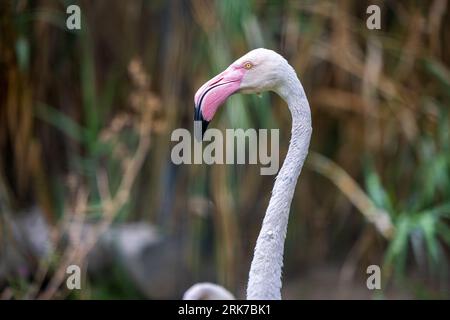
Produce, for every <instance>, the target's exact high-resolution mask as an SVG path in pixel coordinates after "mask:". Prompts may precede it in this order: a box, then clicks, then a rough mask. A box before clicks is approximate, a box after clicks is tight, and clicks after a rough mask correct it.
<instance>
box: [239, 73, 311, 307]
mask: <svg viewBox="0 0 450 320" xmlns="http://www.w3.org/2000/svg"><path fill="white" fill-rule="evenodd" d="M289 74H290V76H289V77H288V78H287V80H286V81H285V84H284V85H283V86H281V87H280V88H279V89H278V90H276V92H277V93H278V94H279V95H280V96H281V97H282V98H283V99H284V100H285V101H286V103H287V104H288V107H289V110H290V112H291V116H292V131H291V141H290V143H289V149H288V152H287V155H286V159H285V160H284V163H283V166H282V167H281V169H280V171H279V173H278V175H277V177H276V181H275V184H274V186H273V189H272V196H271V198H270V201H269V206H268V208H267V211H266V215H265V217H264V220H263V223H262V227H261V231H260V233H259V236H258V240H257V242H256V247H255V252H254V256H253V261H252V264H251V267H250V274H249V281H248V287H247V299H249V300H279V299H281V271H282V267H283V253H284V242H285V239H286V232H287V225H288V220H289V210H290V206H291V202H292V198H293V196H294V191H295V186H296V184H297V179H298V176H299V175H300V172H301V169H302V166H303V163H304V161H305V158H306V155H307V154H308V148H309V142H310V139H311V133H312V127H311V112H310V108H309V103H308V100H307V98H306V95H305V91H304V90H303V87H302V85H301V83H300V81H299V80H298V78H297V75H296V74H295V71H294V69H292V67H290V66H289Z"/></svg>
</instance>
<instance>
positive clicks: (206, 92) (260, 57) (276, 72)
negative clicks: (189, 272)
mask: <svg viewBox="0 0 450 320" xmlns="http://www.w3.org/2000/svg"><path fill="white" fill-rule="evenodd" d="M263 91H273V92H275V93H277V94H278V95H279V96H280V97H281V98H282V99H283V100H284V101H285V102H286V103H287V105H288V108H289V111H290V113H291V117H292V129H291V141H290V143H289V149H288V152H287V155H286V159H285V160H284V162H283V165H282V167H281V169H280V171H279V173H278V175H277V177H276V180H275V184H274V186H273V189H272V196H271V198H270V201H269V206H268V207H267V211H266V214H265V216H264V220H263V223H262V227H261V230H260V233H259V236H258V239H257V241H256V247H255V250H254V256H253V260H252V263H251V267H250V272H249V279H248V286H247V299H248V300H280V299H281V286H282V282H281V272H282V267H283V252H284V242H285V239H286V232H287V226H288V219H289V211H290V206H291V202H292V198H293V196H294V191H295V186H296V184H297V180H298V177H299V175H300V172H301V170H302V167H303V163H304V161H305V158H306V156H307V154H308V148H309V143H310V139H311V134H312V124H311V111H310V107H309V103H308V99H307V98H306V94H305V91H304V89H303V86H302V84H301V82H300V80H299V79H298V77H297V74H296V72H295V70H294V69H293V68H292V66H291V65H290V64H289V63H288V62H287V61H286V59H285V58H283V57H282V56H281V55H280V54H278V53H276V52H275V51H272V50H268V49H264V48H259V49H255V50H252V51H250V52H248V53H247V54H245V55H244V56H242V57H241V58H239V59H238V60H236V61H235V62H233V63H232V64H231V65H230V66H229V67H228V68H227V69H226V70H225V71H223V72H222V73H220V74H218V75H217V76H215V77H214V78H212V79H211V80H209V81H208V82H206V83H205V84H204V85H202V86H201V87H200V89H199V90H198V91H197V93H196V94H195V97H194V102H195V113H194V120H195V121H202V136H203V134H204V132H205V131H206V128H207V126H208V124H209V122H210V121H211V120H212V118H213V117H214V114H215V113H216V111H217V109H218V108H219V106H220V105H222V104H223V103H224V102H225V100H226V99H227V98H228V97H229V96H231V95H232V94H234V93H237V92H241V93H246V94H249V93H260V92H263ZM230 295H231V293H229V292H228V291H227V290H226V289H224V288H222V287H220V286H217V285H214V284H210V283H201V284H197V285H194V286H193V287H191V288H190V289H189V290H188V291H187V292H186V293H185V295H184V297H183V298H184V299H187V300H190V299H201V298H203V299H226V298H228V299H229V298H230ZM231 297H232V295H231Z"/></svg>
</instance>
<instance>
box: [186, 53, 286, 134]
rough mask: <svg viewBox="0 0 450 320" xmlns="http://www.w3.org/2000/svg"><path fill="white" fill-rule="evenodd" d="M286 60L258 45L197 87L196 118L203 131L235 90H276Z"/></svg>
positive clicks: (247, 91)
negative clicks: (200, 122) (200, 123)
mask: <svg viewBox="0 0 450 320" xmlns="http://www.w3.org/2000/svg"><path fill="white" fill-rule="evenodd" d="M286 65H288V64H287V62H286V60H285V59H284V58H283V57H282V56H281V55H279V54H278V53H276V52H275V51H272V50H268V49H263V48H259V49H255V50H252V51H250V52H248V53H247V54H245V55H244V56H242V57H241V58H239V59H238V60H236V61H235V62H233V63H232V64H231V65H230V66H229V67H228V68H227V69H226V70H225V71H223V72H222V73H220V74H218V75H217V76H215V77H214V78H212V79H211V80H209V81H208V82H206V83H205V84H204V85H202V86H201V87H200V89H198V90H197V93H196V94H195V97H194V103H195V113H194V120H195V121H202V135H203V133H204V132H205V131H206V128H207V126H208V124H209V122H210V121H211V120H212V118H213V117H214V114H215V113H216V111H217V109H218V108H219V107H220V106H221V105H222V104H223V103H224V102H225V100H226V99H227V98H228V97H229V96H231V95H232V94H234V93H236V92H242V93H259V92H263V91H276V90H277V88H278V87H279V86H280V85H282V83H283V80H284V74H285V73H284V71H283V70H284V69H285V67H286Z"/></svg>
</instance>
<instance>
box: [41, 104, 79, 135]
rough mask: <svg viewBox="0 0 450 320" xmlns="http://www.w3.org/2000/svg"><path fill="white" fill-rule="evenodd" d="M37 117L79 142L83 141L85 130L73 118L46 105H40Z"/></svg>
mask: <svg viewBox="0 0 450 320" xmlns="http://www.w3.org/2000/svg"><path fill="white" fill-rule="evenodd" d="M36 111H37V112H36V116H37V117H38V118H40V119H42V120H44V121H46V122H48V123H49V124H51V125H53V126H54V127H56V128H58V129H59V130H61V131H62V132H64V133H65V134H66V135H67V136H69V137H70V138H72V139H74V140H75V141H77V142H81V141H82V134H83V128H82V127H81V126H80V125H79V124H78V123H77V122H76V121H75V120H73V119H72V118H70V117H68V116H66V115H65V114H64V113H62V112H60V111H59V110H57V109H55V108H52V107H50V106H48V105H46V104H43V103H39V104H38V107H37V108H36Z"/></svg>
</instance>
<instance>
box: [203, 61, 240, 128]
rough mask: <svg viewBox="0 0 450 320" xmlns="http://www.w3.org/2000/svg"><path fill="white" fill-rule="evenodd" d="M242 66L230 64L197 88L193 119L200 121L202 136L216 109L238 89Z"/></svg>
mask: <svg viewBox="0 0 450 320" xmlns="http://www.w3.org/2000/svg"><path fill="white" fill-rule="evenodd" d="M244 71H245V69H244V68H236V67H233V66H230V67H229V68H228V69H226V70H225V71H224V72H222V73H220V74H218V75H217V76H215V77H214V78H212V79H211V80H209V81H208V82H206V83H205V84H204V85H202V86H201V87H200V89H198V91H197V93H196V94H195V97H194V102H195V112H194V120H195V121H200V120H201V121H202V137H203V134H204V133H205V131H206V128H207V127H208V124H209V122H210V121H211V120H212V118H213V117H214V114H215V113H216V111H217V109H218V108H219V107H220V106H221V105H222V104H223V103H224V102H225V100H226V99H227V98H228V97H229V96H231V95H232V94H233V93H235V92H236V91H237V90H239V87H240V84H241V80H242V77H243V76H244Z"/></svg>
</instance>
